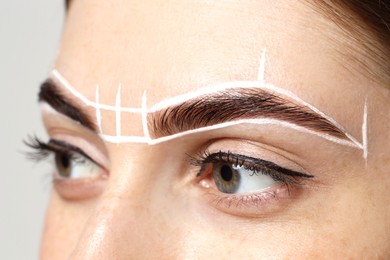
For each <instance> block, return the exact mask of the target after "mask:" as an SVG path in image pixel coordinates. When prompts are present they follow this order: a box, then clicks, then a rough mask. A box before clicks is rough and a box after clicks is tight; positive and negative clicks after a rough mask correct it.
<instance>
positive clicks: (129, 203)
mask: <svg viewBox="0 0 390 260" xmlns="http://www.w3.org/2000/svg"><path fill="white" fill-rule="evenodd" d="M135 152H136V153H135ZM135 154H136V155H135ZM159 154H164V151H163V150H161V149H154V148H150V147H146V148H142V149H141V148H140V147H128V148H127V149H125V150H122V149H121V150H119V149H116V150H115V153H114V152H113V154H112V156H111V157H112V158H117V159H116V161H113V162H112V169H111V172H110V177H109V181H108V186H107V188H106V190H105V191H104V193H103V194H102V196H101V198H99V203H98V205H97V206H96V208H95V209H94V212H93V213H92V214H91V216H90V218H89V220H88V221H87V224H86V226H85V228H84V230H83V232H82V234H81V236H80V239H79V242H78V244H77V246H76V248H75V249H74V251H73V253H72V255H71V257H70V258H71V259H146V258H147V259H150V258H153V259H154V258H159V259H161V258H164V259H166V258H170V259H172V258H176V257H175V256H174V255H175V254H176V253H175V252H177V250H176V249H175V245H177V243H175V242H174V241H169V240H170V239H173V237H174V238H175V239H177V238H178V237H180V236H182V233H181V231H180V229H179V228H177V227H176V226H175V223H173V221H175V220H174V218H172V215H174V216H175V219H176V218H177V217H178V216H180V214H181V213H180V212H178V211H177V210H176V208H177V207H174V206H172V203H170V198H171V197H172V196H173V194H172V189H171V188H170V187H172V185H169V183H170V181H169V179H170V177H169V175H172V173H171V172H170V170H169V169H170V168H169V167H165V166H164V165H165V164H166V163H164V161H163V160H162V159H160V157H161V156H159ZM124 155H126V158H125V156H124ZM129 155H131V156H129ZM133 155H134V156H133ZM129 158H131V159H129ZM151 162H153V163H151ZM166 234H169V236H167V235H166Z"/></svg>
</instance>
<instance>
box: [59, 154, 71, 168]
mask: <svg viewBox="0 0 390 260" xmlns="http://www.w3.org/2000/svg"><path fill="white" fill-rule="evenodd" d="M61 164H62V166H63V167H64V168H68V167H69V164H70V161H69V157H68V156H67V155H66V154H64V155H61Z"/></svg>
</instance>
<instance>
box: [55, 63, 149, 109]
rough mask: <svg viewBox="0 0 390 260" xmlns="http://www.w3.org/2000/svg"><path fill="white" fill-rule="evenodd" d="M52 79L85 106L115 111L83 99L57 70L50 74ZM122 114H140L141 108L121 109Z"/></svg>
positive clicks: (113, 107)
mask: <svg viewBox="0 0 390 260" xmlns="http://www.w3.org/2000/svg"><path fill="white" fill-rule="evenodd" d="M51 74H52V76H53V78H54V79H56V80H58V81H59V83H61V85H62V86H63V87H65V88H66V89H67V90H68V91H69V92H70V93H72V94H73V95H74V96H75V97H77V98H78V99H80V100H81V101H82V102H83V103H84V104H85V105H87V106H90V107H93V108H95V109H97V108H98V107H99V108H100V109H104V110H109V111H116V107H115V106H110V105H105V104H96V103H95V102H93V101H91V100H89V99H88V98H86V97H84V96H83V95H82V94H81V93H80V92H78V91H77V90H76V89H74V88H73V87H72V85H70V83H69V82H68V81H67V80H66V79H65V78H64V77H63V76H62V75H61V73H59V72H58V70H56V69H54V70H52V72H51ZM121 111H122V112H130V113H141V112H142V111H141V108H133V107H122V108H121Z"/></svg>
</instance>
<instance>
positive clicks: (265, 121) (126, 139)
mask: <svg viewBox="0 0 390 260" xmlns="http://www.w3.org/2000/svg"><path fill="white" fill-rule="evenodd" d="M240 124H255V125H280V126H283V127H287V128H291V129H293V130H298V131H301V132H304V133H309V134H312V135H315V136H319V137H322V138H324V139H326V140H328V141H331V142H334V143H337V144H341V145H346V146H350V147H353V148H356V147H357V146H356V144H355V143H353V142H351V141H348V140H343V139H340V138H337V137H333V136H331V135H328V134H322V133H319V132H316V131H313V130H310V129H308V128H305V127H302V126H299V125H296V124H293V123H290V122H287V121H283V120H279V119H270V118H259V119H242V120H236V121H230V122H225V123H220V124H216V125H212V126H206V127H201V128H197V129H193V130H188V131H184V132H181V133H176V134H173V135H169V136H164V137H160V138H156V139H148V138H146V137H141V136H109V135H100V136H101V138H102V139H104V140H105V141H108V142H112V143H130V142H136V143H148V144H150V145H154V144H159V143H163V142H166V141H169V140H173V139H177V138H181V137H185V136H187V135H192V134H197V133H203V132H207V131H212V130H216V129H222V128H226V127H230V126H235V125H240Z"/></svg>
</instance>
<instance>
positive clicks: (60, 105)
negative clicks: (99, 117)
mask: <svg viewBox="0 0 390 260" xmlns="http://www.w3.org/2000/svg"><path fill="white" fill-rule="evenodd" d="M38 101H39V102H46V103H47V104H49V105H50V106H51V107H52V108H53V109H54V110H56V111H57V112H59V113H61V114H63V115H66V116H68V117H69V118H71V119H73V120H74V121H76V122H79V123H80V124H81V125H83V126H85V127H86V128H88V129H90V130H92V131H95V132H96V125H95V124H94V123H93V122H92V120H91V119H90V117H89V116H88V114H86V113H85V112H83V110H82V109H80V108H79V107H78V106H77V105H76V104H74V103H73V102H72V101H71V100H70V99H69V98H67V97H66V96H65V95H63V94H62V93H61V92H60V90H59V87H58V86H57V85H56V83H55V82H54V81H53V80H52V79H47V80H46V81H44V82H43V83H42V84H41V87H40V91H39V94H38Z"/></svg>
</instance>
